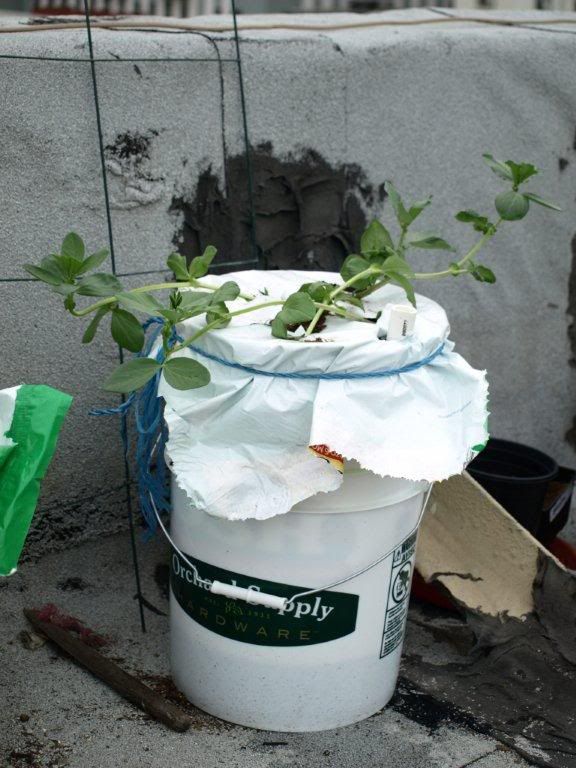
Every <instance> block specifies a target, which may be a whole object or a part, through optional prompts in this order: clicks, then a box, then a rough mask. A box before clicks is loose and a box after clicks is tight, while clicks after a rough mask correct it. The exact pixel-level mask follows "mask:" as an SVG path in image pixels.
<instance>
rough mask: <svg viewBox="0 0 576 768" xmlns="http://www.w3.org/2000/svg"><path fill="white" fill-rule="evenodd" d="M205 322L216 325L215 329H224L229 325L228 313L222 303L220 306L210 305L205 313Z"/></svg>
mask: <svg viewBox="0 0 576 768" xmlns="http://www.w3.org/2000/svg"><path fill="white" fill-rule="evenodd" d="M206 322H208V323H217V325H215V326H214V327H215V328H225V327H226V326H227V325H228V324H229V323H230V313H229V311H228V307H227V306H226V304H224V302H221V303H220V304H211V305H210V309H209V310H208V312H206Z"/></svg>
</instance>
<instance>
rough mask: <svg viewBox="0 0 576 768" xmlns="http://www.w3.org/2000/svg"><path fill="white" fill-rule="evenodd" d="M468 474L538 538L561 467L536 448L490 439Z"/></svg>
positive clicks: (473, 462)
mask: <svg viewBox="0 0 576 768" xmlns="http://www.w3.org/2000/svg"><path fill="white" fill-rule="evenodd" d="M468 471H469V472H470V474H471V475H472V477H473V478H474V479H475V480H477V481H478V482H479V483H480V485H481V486H482V487H483V488H484V489H485V490H487V491H488V493H489V494H490V495H491V496H492V497H493V498H495V499H496V501H497V502H499V503H500V504H501V505H502V506H503V507H504V509H505V510H506V511H507V512H509V513H510V514H511V515H512V517H514V518H515V519H516V520H518V522H519V523H520V524H521V525H523V526H524V527H525V528H526V529H527V530H528V531H530V533H533V534H534V535H537V534H538V532H539V530H540V528H541V524H542V510H543V508H544V499H545V498H546V494H547V492H548V486H549V484H550V482H551V481H552V480H554V479H555V478H556V476H557V475H558V464H557V463H556V462H555V461H554V459H553V458H551V457H550V456H548V455H547V454H545V453H542V451H538V450H536V448H530V447H529V446H528V445H523V444H522V443H513V442H512V441H510V440H499V439H497V438H490V440H489V441H488V445H487V446H486V448H485V449H484V450H483V451H482V453H481V454H479V455H478V456H477V457H476V458H475V459H474V460H473V461H472V462H471V463H470V464H469V466H468Z"/></svg>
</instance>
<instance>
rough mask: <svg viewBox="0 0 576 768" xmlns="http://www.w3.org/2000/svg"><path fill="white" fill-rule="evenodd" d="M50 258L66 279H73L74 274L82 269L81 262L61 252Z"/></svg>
mask: <svg viewBox="0 0 576 768" xmlns="http://www.w3.org/2000/svg"><path fill="white" fill-rule="evenodd" d="M52 258H53V259H54V262H55V264H56V265H57V267H58V269H59V270H60V272H61V273H62V274H63V275H64V276H65V279H66V280H74V278H75V277H76V275H78V274H79V273H80V270H81V269H82V262H81V261H79V260H78V259H75V258H73V257H72V256H67V255H65V254H62V255H61V256H58V255H56V256H53V257H52Z"/></svg>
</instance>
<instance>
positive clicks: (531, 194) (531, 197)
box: [523, 192, 562, 211]
mask: <svg viewBox="0 0 576 768" xmlns="http://www.w3.org/2000/svg"><path fill="white" fill-rule="evenodd" d="M523 194H524V197H527V198H528V200H531V201H532V202H533V203H536V204H537V205H542V206H543V207H544V208H551V209H552V210H553V211H561V210H562V208H560V206H559V205H556V203H551V202H550V200H544V198H543V197H540V195H535V194H534V192H524V193H523Z"/></svg>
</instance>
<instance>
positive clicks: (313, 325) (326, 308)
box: [304, 266, 380, 336]
mask: <svg viewBox="0 0 576 768" xmlns="http://www.w3.org/2000/svg"><path fill="white" fill-rule="evenodd" d="M379 272H380V270H379V269H378V267H373V266H372V267H368V269H365V270H364V271H363V272H358V274H357V275H354V277H351V278H350V280H347V281H346V282H345V283H342V285H339V286H338V288H335V289H334V290H333V291H332V293H331V294H330V296H329V301H330V303H329V304H323V305H322V306H321V307H320V308H319V309H318V310H317V311H316V314H315V315H314V317H313V318H312V320H311V321H310V324H309V325H308V327H307V328H306V331H305V333H304V336H310V335H311V334H313V333H314V329H315V328H316V326H317V325H318V323H319V322H320V318H321V317H322V315H323V314H324V312H327V311H329V312H334V309H337V308H336V307H334V304H333V302H334V299H335V298H336V296H338V295H340V294H341V293H343V292H344V291H345V290H347V289H348V288H349V287H350V286H351V285H354V283H357V282H358V281H360V280H364V279H366V278H367V277H371V276H372V275H376V274H378V273H379ZM355 319H358V318H355Z"/></svg>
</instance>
